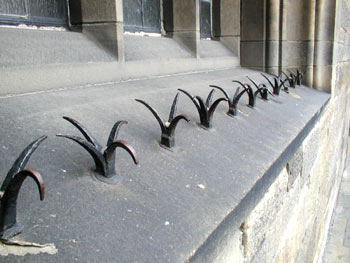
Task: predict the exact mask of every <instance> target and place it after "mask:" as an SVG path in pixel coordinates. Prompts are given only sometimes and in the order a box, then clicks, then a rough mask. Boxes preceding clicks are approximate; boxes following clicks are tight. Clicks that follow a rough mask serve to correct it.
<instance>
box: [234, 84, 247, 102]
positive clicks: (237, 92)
mask: <svg viewBox="0 0 350 263" xmlns="http://www.w3.org/2000/svg"><path fill="white" fill-rule="evenodd" d="M239 90H240V88H239V87H238V88H237V89H236V91H235V94H234V95H233V99H234V100H236V98H237V96H238V95H239V94H240V93H239ZM243 91H244V92H245V90H243ZM244 92H243V93H244Z"/></svg>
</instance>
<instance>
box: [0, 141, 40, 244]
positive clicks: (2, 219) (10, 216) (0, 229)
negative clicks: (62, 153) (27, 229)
mask: <svg viewBox="0 0 350 263" xmlns="http://www.w3.org/2000/svg"><path fill="white" fill-rule="evenodd" d="M46 138H47V136H42V137H40V138H38V139H36V140H35V141H33V142H32V143H31V144H29V145H28V146H27V147H26V148H25V149H24V150H23V151H22V153H21V154H20V155H19V157H18V158H17V160H16V161H15V162H14V164H13V165H12V167H11V169H10V170H9V172H8V173H7V175H6V178H5V180H4V182H3V183H2V185H1V194H2V197H1V200H0V239H2V240H8V239H10V238H11V237H13V236H15V235H18V234H20V233H21V232H22V230H23V227H22V226H20V225H19V224H18V223H17V197H18V194H19V191H20V189H21V186H22V183H23V182H24V180H25V179H26V178H27V177H28V176H29V177H32V178H33V179H34V181H35V182H36V183H37V185H38V189H39V193H40V200H44V196H45V187H44V182H43V179H42V177H41V175H40V174H39V173H38V172H36V171H35V170H32V169H25V170H23V169H24V167H25V165H26V164H27V162H28V160H29V158H30V156H31V155H32V154H33V153H34V151H35V150H36V149H37V148H38V146H39V145H40V143H41V142H42V141H44V140H45V139H46Z"/></svg>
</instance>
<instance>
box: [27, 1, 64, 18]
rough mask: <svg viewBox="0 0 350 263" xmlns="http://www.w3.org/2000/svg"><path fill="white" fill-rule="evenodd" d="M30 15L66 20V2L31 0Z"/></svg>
mask: <svg viewBox="0 0 350 263" xmlns="http://www.w3.org/2000/svg"><path fill="white" fill-rule="evenodd" d="M29 7H30V15H31V16H37V17H50V18H60V19H64V18H65V17H66V1H64V0H30V1H29Z"/></svg>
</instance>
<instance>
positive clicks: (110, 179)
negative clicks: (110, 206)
mask: <svg viewBox="0 0 350 263" xmlns="http://www.w3.org/2000/svg"><path fill="white" fill-rule="evenodd" d="M94 177H95V178H96V179H97V180H99V181H101V182H104V183H106V184H118V183H120V182H121V181H122V180H123V177H122V176H120V175H113V176H111V177H106V176H104V175H100V174H95V175H94Z"/></svg>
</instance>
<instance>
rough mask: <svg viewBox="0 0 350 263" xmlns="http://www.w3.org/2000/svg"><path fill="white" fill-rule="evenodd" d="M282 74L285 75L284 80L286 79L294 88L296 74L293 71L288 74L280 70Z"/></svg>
mask: <svg viewBox="0 0 350 263" xmlns="http://www.w3.org/2000/svg"><path fill="white" fill-rule="evenodd" d="M282 74H283V75H285V76H286V81H288V84H289V87H291V88H293V89H295V85H296V82H297V80H296V75H295V74H294V73H290V75H289V76H288V75H287V74H286V73H285V72H284V71H282Z"/></svg>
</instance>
